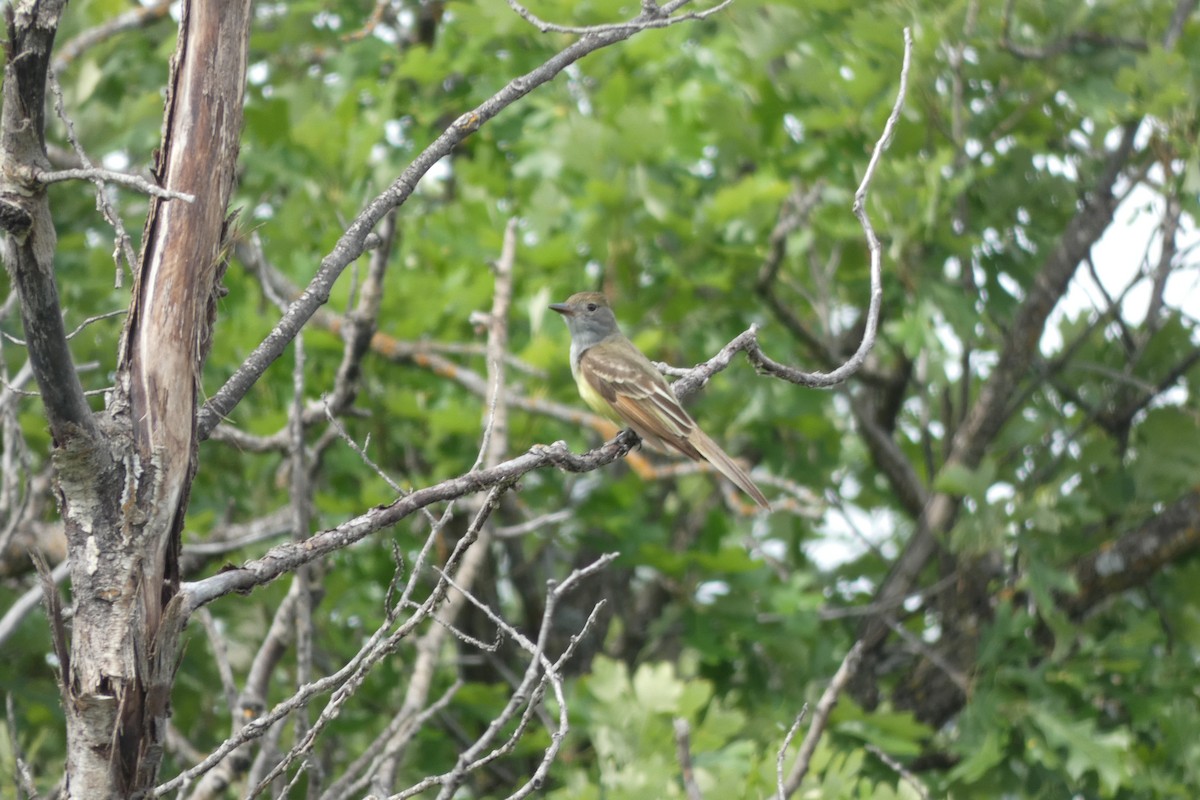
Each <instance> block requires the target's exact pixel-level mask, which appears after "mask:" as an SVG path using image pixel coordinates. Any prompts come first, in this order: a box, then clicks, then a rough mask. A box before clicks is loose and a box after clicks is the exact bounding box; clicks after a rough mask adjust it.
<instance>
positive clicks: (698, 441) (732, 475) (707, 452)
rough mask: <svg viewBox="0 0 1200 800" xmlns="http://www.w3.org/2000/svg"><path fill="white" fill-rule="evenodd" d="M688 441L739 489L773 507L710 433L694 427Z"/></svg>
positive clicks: (768, 506) (767, 506) (755, 499)
mask: <svg viewBox="0 0 1200 800" xmlns="http://www.w3.org/2000/svg"><path fill="white" fill-rule="evenodd" d="M687 442H688V444H690V445H691V446H692V447H694V448H696V451H697V452H698V453H700V455H702V456H704V459H705V460H706V461H708V463H710V464H712V465H713V466H714V467H716V468H717V470H718V471H719V472H720V473H721V474H722V475H724V476H725V477H726V478H729V480H731V481H733V482H734V484H735V485H736V486H737V487H738V488H739V489H741V490H742V491H743V492H745V493H746V494H748V495H750V496H751V497H752V498H754V502H756V503H758V504H759V505H760V506H762V507H763V508H766V509H769V508H770V507H771V506H770V504H768V503H767V498H766V497H765V496H764V495H763V493H762V492H760V491H759V490H758V487H757V486H755V485H754V481H752V480H750V476H749V475H747V474H746V473H745V471H744V470H742V468H741V467H739V466H738V465H737V464H735V463H734V461H733V459H732V458H730V457H729V456H727V455H726V454H725V451H724V450H722V449H721V448H720V446H719V445H718V444H717V443H716V442H714V441H713V440H712V439H710V438H709V437H708V434H706V433H705V432H704V431H702V430H700V428H699V426H697V427H695V428H692V430H691V431H690V432H689V433H688V437H687Z"/></svg>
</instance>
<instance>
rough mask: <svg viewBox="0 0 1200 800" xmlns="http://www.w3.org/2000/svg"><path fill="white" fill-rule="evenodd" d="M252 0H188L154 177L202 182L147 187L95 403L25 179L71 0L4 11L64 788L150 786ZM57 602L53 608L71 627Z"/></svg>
mask: <svg viewBox="0 0 1200 800" xmlns="http://www.w3.org/2000/svg"><path fill="white" fill-rule="evenodd" d="M249 5H250V4H249V2H248V0H229V1H228V2H219V3H212V2H209V3H195V4H193V3H190V2H185V3H184V5H183V9H182V15H181V22H180V33H179V41H178V45H177V50H176V54H175V56H174V58H173V59H172V64H171V77H170V84H169V90H168V96H167V104H166V110H165V115H164V125H163V143H162V147H161V150H160V153H159V157H158V161H157V165H156V169H155V177H156V178H157V179H158V181H159V183H160V184H161V185H163V186H165V187H167V188H169V189H174V190H177V191H180V192H186V193H188V194H191V195H193V196H194V197H195V198H196V199H195V202H194V203H184V202H181V201H178V200H172V201H166V200H162V199H158V198H155V199H153V200H152V201H151V210H150V213H149V216H148V218H147V222H146V232H145V236H144V239H143V242H144V244H143V252H142V257H141V259H140V263H141V267H140V272H139V273H138V274H137V276H136V278H135V286H134V291H133V298H132V300H131V306H130V312H129V316H128V321H127V324H126V328H125V332H124V334H123V336H122V345H121V353H120V361H119V364H118V374H117V389H116V391H115V392H114V393H113V396H112V399H111V402H110V405H109V408H108V409H107V410H106V411H104V412H101V413H93V412H92V411H91V409H90V408H89V406H88V403H87V401H86V398H85V396H84V393H83V389H82V385H81V384H80V382H79V380H78V378H77V377H76V374H75V367H74V364H73V363H72V360H71V355H70V348H69V346H68V343H67V338H66V334H65V331H64V327H63V322H62V316H61V311H60V307H59V298H58V289H57V285H56V283H55V277H54V264H53V259H54V251H55V235H54V226H53V223H52V220H51V215H50V207H49V203H48V201H47V199H46V194H45V189H44V186H42V185H41V184H40V183H38V181H37V179H36V176H37V175H38V174H39V172H40V171H42V170H44V169H48V167H49V162H48V160H47V158H46V153H45V142H44V132H43V131H44V126H45V118H44V115H45V108H46V77H47V65H48V64H49V59H50V51H51V47H52V45H53V42H54V36H55V33H56V30H57V26H58V20H59V17H60V15H61V13H62V10H63V7H64V6H65V2H36V1H32V2H24V3H20V4H19V5H18V6H17V7H16V8H15V9H14V8H11V7H10V8H9V9H8V11H7V15H6V17H7V19H6V21H7V27H8V38H9V42H10V46H9V48H8V51H7V54H8V65H7V69H6V71H5V76H4V109H3V117H2V119H0V228H3V230H4V231H5V233H6V235H5V237H4V259H5V265H6V267H7V269H8V270H9V273H10V274H11V275H12V276H13V284H14V286H16V287H17V291H18V292H19V295H20V300H21V312H22V318H23V322H24V325H25V333H26V338H27V342H28V345H29V356H30V363H31V365H32V367H33V373H34V377H35V378H36V379H37V382H38V385H39V388H40V389H41V394H42V397H43V400H44V404H45V408H46V415H47V418H48V420H49V424H50V430H51V433H52V435H53V439H54V444H55V450H54V454H53V460H54V466H55V478H56V489H57V499H58V504H59V508H60V511H61V514H62V517H63V520H64V528H65V532H66V538H67V543H68V550H69V553H70V558H71V581H72V597H73V602H74V622H73V629H72V630H73V632H72V636H71V640H70V644H69V646H68V645H67V644H66V643H65V641H64V639H63V638H62V637H60V638H58V639H56V651H57V653H58V656H59V659H60V662H61V667H62V683H63V686H62V690H63V705H64V710H65V713H66V719H67V777H66V782H65V789H66V795H67V796H68V797H73V798H118V797H136V796H140V795H142V794H143V793H144V792H145V791H146V790H148V789H150V788H152V787H153V785H154V783H155V778H156V776H157V772H158V767H159V764H160V762H161V758H162V749H163V742H164V739H165V736H166V723H167V717H168V715H169V703H170V692H171V685H172V683H173V679H174V672H175V667H176V664H177V661H178V657H179V642H178V637H179V633H180V631H181V630H182V628H183V625H184V623H185V622H186V617H187V611H186V609H185V607H184V605H183V603H182V598H180V596H179V539H180V533H181V530H182V525H183V519H184V512H185V510H186V508H187V500H188V491H189V487H190V485H191V481H192V477H193V475H194V473H195V468H196V449H197V438H196V408H197V404H196V395H197V389H198V376H199V374H200V369H201V366H202V364H203V360H204V358H205V356H206V355H207V349H208V347H207V345H208V342H210V341H211V325H212V318H213V316H214V308H215V306H214V305H213V303H212V300H213V295H214V293H215V292H216V291H217V284H218V282H219V280H220V272H221V268H220V261H221V259H220V253H221V248H222V239H223V236H224V235H225V231H224V223H225V219H226V210H225V209H226V207H227V205H228V201H229V196H230V194H231V192H232V188H233V182H234V168H235V164H236V160H237V150H238V140H239V137H240V134H241V126H242V92H243V87H244V84H245V68H246V48H247V35H248V25H249ZM55 608H56V606H55V605H54V604H51V607H50V612H51V616H52V620H51V622H52V625H53V626H54V627H55V630H57V631H64V630H65V626H64V625H63V623H62V620H61V617H60V616H59V615H58V614H57V613H56V611H55ZM68 648H69V652H68Z"/></svg>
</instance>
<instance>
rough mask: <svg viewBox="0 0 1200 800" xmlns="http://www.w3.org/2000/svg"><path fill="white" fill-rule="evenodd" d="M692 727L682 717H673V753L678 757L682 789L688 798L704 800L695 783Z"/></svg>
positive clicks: (690, 799) (689, 799)
mask: <svg viewBox="0 0 1200 800" xmlns="http://www.w3.org/2000/svg"><path fill="white" fill-rule="evenodd" d="M691 737H692V729H691V728H690V727H689V726H688V721H687V720H686V719H684V718H683V717H676V718H675V753H676V757H677V758H678V759H679V771H680V774H681V777H682V778H683V790H684V791H685V792H686V793H687V797H688V800H704V795H703V794H702V793H701V792H700V787H699V786H698V785H697V784H696V771H695V769H694V768H693V766H692V745H691Z"/></svg>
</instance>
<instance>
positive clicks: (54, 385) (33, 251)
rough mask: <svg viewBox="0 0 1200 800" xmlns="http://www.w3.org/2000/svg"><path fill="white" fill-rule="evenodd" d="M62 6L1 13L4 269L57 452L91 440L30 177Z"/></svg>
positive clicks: (42, 199)
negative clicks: (74, 441) (83, 437)
mask: <svg viewBox="0 0 1200 800" xmlns="http://www.w3.org/2000/svg"><path fill="white" fill-rule="evenodd" d="M65 5H66V2H65V0H61V1H60V0H53V1H49V2H42V3H37V2H30V1H28V0H27V2H23V3H20V4H19V5H18V6H17V7H16V8H15V9H14V8H13V7H12V6H6V7H5V16H6V21H7V23H8V44H7V46H6V48H5V52H6V53H7V55H8V63H7V67H6V69H5V71H4V107H3V110H2V111H0V228H3V230H4V231H5V232H6V235H5V237H4V247H3V251H4V264H5V267H6V268H7V269H8V273H9V275H10V276H11V277H12V282H13V286H14V287H15V288H16V291H17V294H18V296H19V297H20V299H21V321H22V322H23V324H24V326H25V341H26V343H27V345H28V347H29V362H30V364H31V366H32V367H33V375H34V378H36V380H37V383H38V387H39V388H40V389H41V391H42V403H43V405H44V407H45V409H46V417H47V420H48V421H49V423H50V433H51V435H52V436H53V437H54V441H55V443H56V444H59V445H62V444H64V443H66V442H67V441H68V440H70V439H71V438H73V436H74V435H76V434H78V433H85V434H87V435H88V438H91V435H92V434H94V432H95V425H94V421H93V419H92V412H91V409H90V408H89V407H88V404H87V399H86V398H85V397H84V393H83V385H82V384H81V383H80V381H79V378H78V376H77V375H76V374H75V367H74V364H73V363H72V360H71V350H70V348H69V347H68V345H67V335H66V330H65V329H64V327H63V320H62V308H61V307H60V305H59V299H58V286H57V285H56V283H55V280H54V250H55V246H56V243H57V237H56V235H55V232H54V223H53V221H52V220H51V217H50V205H49V201H48V200H47V198H46V192H45V187H44V186H42V185H41V184H39V183H38V182H37V180H36V178H35V175H36V174H37V173H39V172H41V171H44V170H47V169H49V167H50V162H49V161H48V160H47V158H46V149H45V124H46V75H47V68H48V66H49V63H50V48H51V47H52V46H53V44H54V36H55V33H56V32H57V29H58V20H59V16H60V15H61V13H62V10H63V7H64V6H65Z"/></svg>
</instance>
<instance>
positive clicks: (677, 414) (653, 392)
mask: <svg viewBox="0 0 1200 800" xmlns="http://www.w3.org/2000/svg"><path fill="white" fill-rule="evenodd" d="M550 308H551V309H553V310H554V311H557V312H558V313H559V314H562V315H563V319H564V320H566V323H567V328H568V329H569V330H570V331H571V374H572V375H574V376H575V383H576V385H577V386H578V387H579V394H580V396H582V397H583V400H584V402H586V403H587V404H588V405H589V406H591V407H592V409H593V410H595V411H596V412H597V413H598V414H603V415H604V416H606V417H608V418H610V419H612V420H613V421H615V422H618V423H622V424H625V425H628V426H629V427H631V428H633V430H634V432H635V433H637V435H638V436H640V437H642V440H643V441H644V442H646V443H647V444H649V445H650V446H651V447H658V448H660V449H666V448H671V449H674V450H678V451H679V452H680V453H683V454H684V455H685V456H687V457H688V458H691V459H693V460H695V461H699V460H700V459H704V460H706V461H708V463H710V464H712V465H713V466H714V467H716V468H717V470H719V471H720V472H721V474H722V475H724V476H725V477H726V478H729V480H731V481H733V482H734V483H735V484H736V485H737V486H738V488H740V489H741V490H742V491H743V492H745V493H746V494H748V495H750V496H751V497H753V498H754V502H756V503H758V504H759V505H760V506H762V507H763V508H770V506H769V505H768V504H767V498H766V497H764V496H763V493H762V492H760V491H759V490H758V487H757V486H755V485H754V481H752V480H750V476H749V475H747V474H746V473H745V472H744V471H743V470H742V468H741V467H739V466H738V465H737V464H735V463H734V462H733V459H731V458H730V457H729V456H727V455H726V454H725V451H724V450H722V449H721V448H720V447H718V446H717V443H716V442H714V441H713V440H712V439H710V438H708V435H707V434H705V433H704V431H702V430H700V427H699V426H698V425H696V421H695V420H693V419H692V417H691V415H689V414H688V413H687V411H684V409H683V406H681V405H679V401H678V400H677V399H676V398H675V393H674V392H673V391H671V387H670V385H669V384H668V383H667V382H666V380H664V379H663V376H662V374H661V373H659V371H658V370H657V369H655V368H654V365H653V364H651V363H650V359H648V358H646V357H645V356H644V355H642V351H641V350H638V349H637V346H636V345H634V343H633V342H631V341H629V339H627V338H626V337H625V335H624V334H623V333H621V329H620V328H618V327H617V318H616V317H615V316H614V315H613V312H612V307H611V306H609V304H608V298H606V297H605V296H604V295H602V294H600V293H599V292H580V293H579V294H573V295H571V296H570V297H569V298H567V302H565V303H554V304H553V305H551V306H550Z"/></svg>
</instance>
